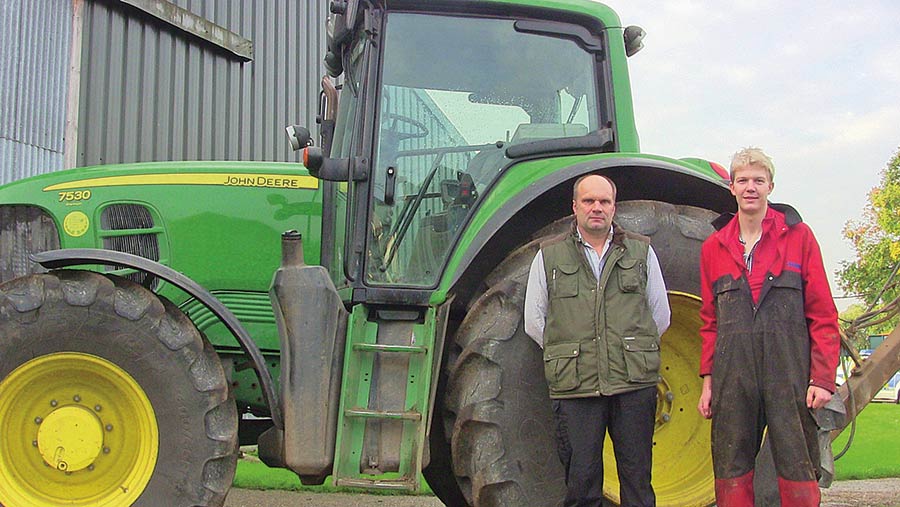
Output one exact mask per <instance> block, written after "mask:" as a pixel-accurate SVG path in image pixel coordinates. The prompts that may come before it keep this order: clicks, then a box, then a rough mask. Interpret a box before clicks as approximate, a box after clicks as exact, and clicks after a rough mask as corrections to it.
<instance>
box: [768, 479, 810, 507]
mask: <svg viewBox="0 0 900 507" xmlns="http://www.w3.org/2000/svg"><path fill="white" fill-rule="evenodd" d="M778 491H780V492H781V507H819V501H820V500H821V497H820V495H821V493H819V484H818V483H817V482H816V481H789V480H787V479H782V478H781V477H779V478H778Z"/></svg>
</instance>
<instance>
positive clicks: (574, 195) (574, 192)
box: [572, 173, 617, 202]
mask: <svg viewBox="0 0 900 507" xmlns="http://www.w3.org/2000/svg"><path fill="white" fill-rule="evenodd" d="M588 176H600V177H601V178H603V179H604V180H606V181H607V182H609V186H611V187H612V191H613V201H614V202H615V200H616V192H617V191H616V182H614V181H613V180H612V178H610V177H609V176H606V175H605V174H595V173H588V174H582V175H581V176H579V177H578V179H577V180H575V185H573V186H572V200H573V201H575V200H577V199H578V185H581V182H582V181H583V180H584V179H585V178H587V177H588Z"/></svg>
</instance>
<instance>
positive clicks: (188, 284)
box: [31, 248, 284, 428]
mask: <svg viewBox="0 0 900 507" xmlns="http://www.w3.org/2000/svg"><path fill="white" fill-rule="evenodd" d="M31 259H32V260H33V261H34V262H37V263H38V264H40V265H42V266H44V267H45V268H50V269H57V268H64V267H71V266H82V265H86V264H105V265H113V266H121V267H126V268H132V269H136V270H138V271H142V272H145V273H149V274H151V275H153V276H155V277H157V278H160V279H162V280H165V281H167V282H169V283H171V284H172V285H174V286H175V287H178V288H179V289H181V290H183V291H184V292H186V293H188V294H190V295H191V296H192V297H194V298H195V299H196V300H197V301H200V302H201V303H202V304H203V306H205V307H206V308H207V309H209V311H211V312H212V313H213V314H214V315H215V316H216V317H218V319H219V320H221V321H222V323H223V324H224V325H225V327H226V328H227V329H228V330H229V331H230V332H231V334H232V335H234V337H235V338H236V339H237V341H238V344H239V345H240V347H241V349H242V350H243V351H244V353H245V354H247V356H248V358H249V361H250V365H251V366H252V367H253V369H254V370H255V371H256V376H257V378H258V379H259V385H260V389H261V390H262V394H263V397H264V399H265V402H266V405H267V406H268V407H269V413H270V414H271V417H272V423H273V424H274V425H275V427H277V428H284V418H283V416H282V413H281V406H280V405H279V404H278V398H277V396H276V395H275V384H274V382H273V380H272V375H271V374H270V372H269V370H268V369H266V362H265V359H264V358H263V356H262V351H260V349H259V347H258V346H257V345H256V342H254V341H253V339H252V338H251V337H250V335H249V333H247V331H246V330H245V329H244V327H243V326H242V325H241V323H240V321H239V320H238V319H237V317H235V316H234V314H233V313H232V312H231V310H229V309H228V308H227V307H226V306H225V305H224V304H222V302H221V301H219V300H218V299H216V297H215V296H213V295H212V294H211V293H210V292H209V291H207V290H206V289H204V288H203V287H202V286H200V284H198V283H197V282H195V281H193V280H191V279H190V278H188V277H187V276H185V275H183V274H181V273H179V272H178V271H175V270H174V269H172V268H169V267H168V266H164V265H162V264H160V263H158V262H154V261H151V260H149V259H145V258H144V257H139V256H137V255H132V254H127V253H122V252H115V251H112V250H101V249H93V248H73V249H68V250H50V251H47V252H40V253H36V254H33V255H32V256H31Z"/></svg>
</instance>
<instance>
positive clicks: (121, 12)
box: [4, 0, 328, 165]
mask: <svg viewBox="0 0 900 507" xmlns="http://www.w3.org/2000/svg"><path fill="white" fill-rule="evenodd" d="M4 1H5V0H4ZM48 1H49V0H48ZM173 3H175V4H176V5H178V6H180V7H182V8H184V9H187V10H189V11H191V12H193V13H194V14H197V15H199V16H202V17H204V18H206V19H208V20H210V21H212V22H214V23H216V24H218V25H220V26H223V27H225V28H226V29H228V30H231V31H232V32H235V33H237V34H238V35H240V36H242V37H244V38H246V39H249V40H250V41H252V43H253V60H252V61H249V62H244V61H242V60H241V59H240V58H238V57H236V56H234V55H231V54H229V53H227V52H225V51H222V50H221V49H220V48H218V47H216V46H214V45H213V44H211V43H209V42H207V41H204V40H202V39H200V38H197V37H194V36H192V35H189V34H186V33H185V32H182V31H180V30H178V29H176V28H174V27H172V26H171V25H168V24H166V23H165V22H163V21H161V20H158V19H156V18H154V17H152V16H149V15H147V14H145V13H143V12H141V11H139V10H137V9H134V8H132V7H130V6H127V5H125V4H122V3H120V2H117V1H113V0H89V1H88V2H87V4H86V5H85V11H84V27H85V28H84V35H83V46H82V62H81V63H82V74H81V97H80V104H79V122H80V124H79V129H78V132H79V138H78V154H77V158H76V160H77V165H93V164H108V163H118V162H136V161H150V160H270V161H297V160H299V158H298V156H297V155H295V154H294V153H293V152H291V151H290V148H289V147H288V143H287V137H286V136H285V134H284V127H285V126H286V125H288V124H292V123H297V124H301V125H306V126H308V127H310V130H311V131H313V132H315V116H316V110H315V109H316V103H317V97H318V90H319V84H318V82H319V79H320V78H321V76H322V75H324V67H323V66H322V63H321V62H322V55H323V54H324V48H325V33H324V32H325V25H324V20H325V17H326V15H327V10H328V1H327V0H254V1H243V0H215V1H205V0H176V1H173Z"/></svg>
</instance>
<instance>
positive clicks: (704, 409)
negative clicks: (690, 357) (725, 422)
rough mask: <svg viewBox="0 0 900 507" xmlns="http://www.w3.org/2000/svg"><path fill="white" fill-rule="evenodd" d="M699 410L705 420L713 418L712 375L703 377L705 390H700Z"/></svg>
mask: <svg viewBox="0 0 900 507" xmlns="http://www.w3.org/2000/svg"><path fill="white" fill-rule="evenodd" d="M697 410H698V411H699V412H700V415H702V416H703V417H704V418H706V419H710V418H712V375H706V376H705V377H703V388H702V389H701V390H700V403H697Z"/></svg>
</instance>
